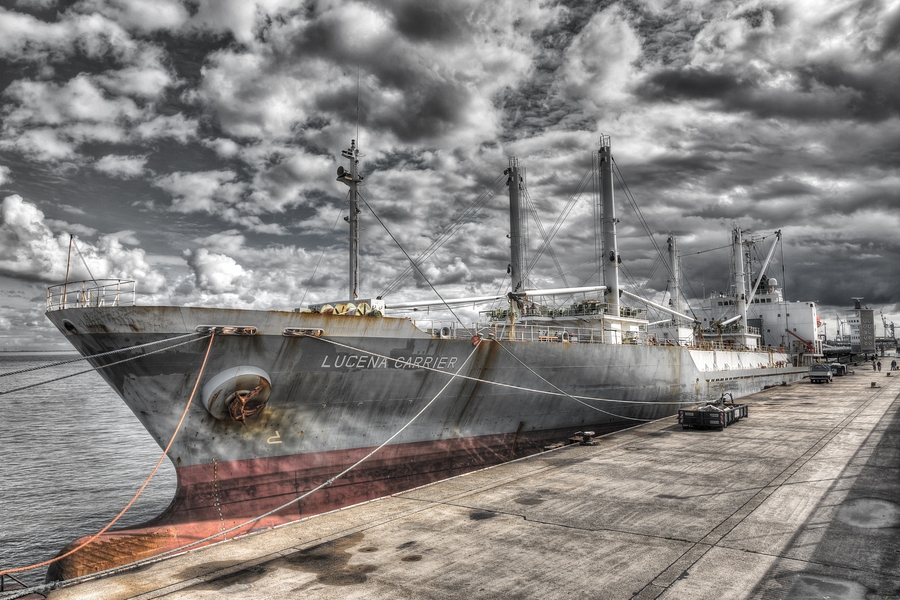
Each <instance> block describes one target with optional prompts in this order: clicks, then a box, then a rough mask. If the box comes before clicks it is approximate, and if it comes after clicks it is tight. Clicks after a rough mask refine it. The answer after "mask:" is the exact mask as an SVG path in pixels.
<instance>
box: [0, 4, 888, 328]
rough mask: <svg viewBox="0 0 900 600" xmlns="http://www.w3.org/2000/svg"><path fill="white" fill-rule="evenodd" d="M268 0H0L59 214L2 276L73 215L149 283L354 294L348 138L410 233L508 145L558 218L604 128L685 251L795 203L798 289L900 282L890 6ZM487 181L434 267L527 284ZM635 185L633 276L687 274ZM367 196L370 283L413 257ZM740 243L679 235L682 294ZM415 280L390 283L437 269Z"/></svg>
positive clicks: (34, 148)
mask: <svg viewBox="0 0 900 600" xmlns="http://www.w3.org/2000/svg"><path fill="white" fill-rule="evenodd" d="M276 4H277V3H272V4H257V5H253V6H252V7H251V5H248V4H242V3H233V4H229V3H224V4H211V3H208V2H206V1H205V0H202V1H198V2H192V3H190V6H188V9H189V10H186V9H185V6H184V5H183V4H180V3H173V2H160V3H159V4H158V5H157V6H156V8H157V9H158V10H155V11H154V12H153V13H152V14H149V13H146V15H147V16H146V17H145V18H143V19H142V18H141V16H142V15H144V14H145V13H142V12H141V11H142V10H144V9H143V8H142V5H141V4H140V3H136V2H135V3H133V2H131V0H117V1H116V2H103V1H102V0H92V2H91V3H89V4H88V3H83V2H76V3H68V4H66V5H60V6H59V7H56V6H54V8H53V10H52V11H48V12H46V13H44V12H41V13H40V14H37V13H34V14H36V15H37V17H38V18H32V17H30V16H28V14H27V13H28V11H26V10H25V9H23V8H21V7H19V8H17V5H12V4H10V3H6V4H4V6H7V7H8V10H6V12H3V13H2V14H0V63H2V65H0V66H2V68H0V89H2V91H3V94H2V95H0V114H2V116H3V122H2V123H0V186H2V189H3V192H4V193H3V195H2V196H0V198H3V197H6V196H11V195H18V196H20V197H21V198H23V204H17V206H18V207H19V209H21V211H24V210H25V208H27V206H26V204H27V205H28V206H31V207H33V208H34V209H35V210H36V209H38V208H39V209H40V211H42V215H43V216H42V217H40V218H38V216H37V215H36V213H33V212H32V213H30V214H32V217H33V218H31V219H30V220H29V222H31V223H33V224H34V225H35V227H37V226H38V225H40V226H41V227H43V229H40V231H41V234H40V235H38V236H36V237H35V238H34V240H33V242H32V243H31V246H30V247H31V248H32V250H31V252H32V254H31V256H30V257H26V258H20V259H19V261H18V262H16V261H15V260H13V261H12V262H6V263H4V265H3V267H4V269H3V272H4V273H7V278H17V279H16V281H19V282H23V283H21V285H23V286H25V287H27V289H29V290H30V291H29V294H28V295H29V296H30V295H33V294H35V293H36V292H35V291H34V289H36V286H34V285H32V284H30V283H24V279H25V278H29V277H30V278H31V279H34V278H35V276H34V273H33V271H34V269H35V268H37V267H35V266H34V265H35V264H37V263H38V262H40V261H44V262H46V263H47V264H50V263H54V261H55V260H56V258H58V254H59V248H58V242H56V241H55V239H56V238H55V237H54V236H57V235H58V234H59V233H61V232H62V231H63V230H64V229H69V230H71V231H75V232H81V235H84V236H85V243H86V244H90V246H91V248H94V251H95V253H96V256H97V259H98V260H101V261H105V262H104V265H108V266H109V268H110V269H119V271H118V272H122V273H124V272H125V270H129V269H130V270H132V271H134V270H143V272H144V273H146V274H147V275H148V276H149V277H151V278H153V277H156V281H157V282H159V281H161V279H160V278H162V277H164V278H165V281H166V285H167V287H166V288H165V291H160V294H159V295H158V296H157V297H155V298H154V301H159V302H174V303H178V304H199V305H228V304H234V305H252V306H256V307H258V308H272V307H283V306H284V305H285V304H291V305H293V304H296V303H298V302H299V301H300V298H305V299H304V301H303V302H304V303H309V302H317V301H326V300H333V299H334V298H335V297H337V296H341V295H344V294H345V290H346V281H345V280H346V255H345V251H344V246H345V242H346V236H347V230H346V224H345V223H344V221H343V220H341V219H340V217H341V216H343V215H346V212H344V213H343V215H342V214H340V210H341V207H344V210H346V188H345V187H344V186H343V185H342V184H340V183H338V182H336V181H335V174H334V171H335V168H336V167H337V165H338V164H342V165H344V166H346V164H345V162H344V161H343V160H342V159H339V152H340V150H342V149H344V148H346V147H347V146H348V144H349V140H350V139H351V138H356V137H357V136H359V137H361V138H362V140H361V144H362V149H363V153H364V154H365V156H364V157H363V158H362V163H361V170H362V172H363V174H364V175H365V176H366V180H365V183H366V186H365V187H364V189H363V194H364V196H365V198H366V199H367V200H368V201H369V202H370V203H371V205H372V207H373V208H374V209H375V210H376V211H377V213H378V215H379V217H381V218H382V219H383V220H384V222H385V225H386V226H387V227H388V228H389V229H390V230H391V233H393V234H394V236H395V237H396V238H397V239H398V240H399V241H400V243H401V244H402V245H403V247H404V249H405V250H407V252H409V253H410V254H411V255H417V254H418V253H419V252H421V251H422V250H424V249H425V248H427V247H428V246H429V244H431V243H432V242H433V241H434V240H436V239H438V237H439V236H440V235H441V234H442V233H443V232H444V231H445V230H446V229H447V228H448V227H450V224H451V223H453V222H454V220H455V219H456V218H457V217H459V216H460V215H462V214H463V212H464V211H465V210H466V209H467V207H469V206H470V205H471V204H472V203H473V202H474V201H475V200H476V198H479V197H480V196H479V195H480V194H482V193H484V192H485V190H487V189H489V188H490V187H491V185H492V182H494V180H495V179H496V178H497V177H499V176H500V174H501V173H502V171H503V169H504V168H506V166H507V164H508V163H507V157H508V156H510V155H512V156H517V157H519V159H520V161H521V165H522V166H523V168H524V169H525V173H526V175H527V177H526V179H527V182H528V187H529V194H530V198H531V201H532V202H533V208H534V210H535V211H536V212H537V213H538V215H539V216H540V218H541V220H542V222H543V223H544V226H545V229H549V228H550V226H551V224H553V223H554V222H555V221H556V219H557V218H558V217H559V215H560V213H561V212H562V211H563V209H564V207H565V206H567V204H568V201H569V199H570V198H572V196H573V195H574V194H576V188H577V186H578V184H579V182H580V181H581V180H582V176H583V174H584V172H585V170H586V168H587V166H588V165H589V164H590V152H591V150H593V149H596V146H597V142H598V141H599V135H600V134H601V133H604V134H612V135H613V136H614V137H613V148H614V155H615V157H616V161H617V165H618V166H619V168H620V169H621V174H622V175H623V177H624V180H625V181H626V182H627V184H628V186H629V189H630V190H631V193H633V194H634V197H635V199H636V200H637V202H638V204H639V205H640V211H641V214H642V216H643V217H644V218H645V219H646V227H647V229H649V230H650V231H651V233H652V235H653V236H654V238H655V240H656V243H657V244H659V245H662V244H663V243H664V241H665V236H666V234H667V232H669V231H672V232H675V233H676V234H678V235H679V238H680V248H681V249H682V250H683V252H685V253H687V254H690V253H695V252H698V251H703V250H706V249H709V248H711V247H715V246H720V245H723V244H727V243H728V240H729V232H730V228H731V226H732V222H734V221H737V222H739V223H740V224H741V226H742V227H744V228H752V229H754V230H758V231H760V232H769V233H770V232H771V231H774V230H775V229H779V228H781V229H783V230H784V231H785V239H786V248H785V252H784V263H782V262H781V259H780V256H779V257H778V265H777V268H776V267H773V269H776V270H780V269H781V267H782V266H784V267H785V268H786V274H787V278H788V281H787V284H788V294H789V296H791V298H792V299H798V300H799V299H812V300H819V301H820V302H822V303H823V304H827V305H828V306H829V307H832V308H829V310H837V308H839V307H843V306H846V305H847V303H848V300H847V299H848V298H849V297H850V296H853V295H862V296H866V297H867V301H869V302H872V303H884V305H885V306H886V307H887V306H894V307H895V308H896V305H897V304H898V302H900V291H898V289H897V284H896V282H895V279H896V278H892V277H890V276H889V275H885V274H890V273H892V272H893V271H894V270H896V269H895V267H894V265H896V264H898V259H900V256H898V250H897V247H896V245H895V244H894V243H893V239H895V238H896V230H897V228H898V227H900V217H898V214H897V210H896V208H897V206H898V205H900V198H898V192H897V189H898V181H900V176H898V170H897V165H898V164H900V118H898V117H900V114H898V112H900V111H898V102H900V101H898V98H900V93H898V88H900V75H898V74H900V69H898V68H897V67H898V64H897V63H898V62H900V56H898V53H897V47H898V43H900V42H898V40H900V33H898V32H900V11H898V9H896V8H891V7H887V6H885V5H883V4H882V3H879V2H866V3H861V4H857V5H853V4H852V3H851V4H849V5H834V4H833V3H828V2H825V1H824V0H823V1H822V2H819V3H816V2H814V3H813V4H812V5H809V6H807V7H804V8H803V10H801V9H799V8H795V7H793V6H792V5H785V4H782V3H777V2H761V3H759V2H755V3H749V4H745V5H733V4H723V3H718V2H700V3H691V4H690V5H687V4H684V3H663V4H659V3H655V4H654V3H643V2H633V1H630V0H628V1H614V0H603V1H599V2H576V1H575V0H565V1H560V2H556V3H540V2H510V1H508V0H501V1H500V2H496V3H478V2H463V1H460V2H452V3H445V4H441V5H440V6H437V5H436V6H430V5H428V6H426V5H425V4H422V3H421V2H413V1H412V0H381V1H379V2H376V3H369V4H359V5H354V8H353V14H352V15H350V14H348V12H349V9H348V7H347V6H342V5H331V4H327V3H314V2H310V3H306V4H304V5H302V6H297V5H291V6H287V5H285V6H284V7H276V6H275V5H276ZM23 19H24V20H23ZM3 34H5V35H3ZM357 83H358V85H359V87H358V88H357ZM357 132H358V133H357ZM491 194H493V197H491V198H490V200H489V201H488V202H487V203H486V204H485V206H484V208H482V210H481V211H480V212H479V213H478V214H477V215H476V216H474V217H472V218H470V219H469V220H468V221H467V222H466V223H465V225H464V226H462V227H460V231H459V233H458V235H457V237H455V238H453V239H451V240H450V241H448V242H446V244H445V245H444V246H443V247H442V248H441V249H440V250H438V251H437V252H436V253H435V254H434V255H433V256H432V257H431V258H430V259H429V260H428V261H426V263H424V264H423V272H424V273H425V276H426V277H427V278H428V279H429V280H430V281H432V282H435V283H440V284H441V285H442V287H445V288H450V289H451V290H455V291H451V293H453V294H454V295H466V294H467V293H478V294H487V293H494V292H495V291H496V290H497V289H498V288H502V287H503V285H505V283H506V277H505V269H506V265H507V263H508V261H509V257H508V252H509V250H508V241H507V238H506V235H507V233H508V229H509V223H508V216H507V215H506V212H505V211H506V208H505V204H506V198H505V189H499V190H495V191H493V192H489V193H487V195H491ZM617 199H618V200H619V209H618V210H619V218H620V219H621V223H620V248H621V252H622V254H623V257H624V258H625V260H626V268H627V271H628V273H627V277H628V278H630V280H633V281H634V283H633V285H640V284H644V282H645V281H646V282H647V285H648V286H649V288H650V289H653V290H656V291H657V292H659V293H661V292H662V291H663V290H665V288H666V279H667V276H666V274H665V272H664V271H665V270H664V269H663V268H662V267H661V266H660V264H659V261H658V259H657V257H656V255H655V249H654V248H653V245H652V244H650V243H649V242H648V240H646V237H645V232H644V226H643V225H641V224H640V223H638V222H637V215H636V214H635V211H634V210H633V209H632V208H631V206H630V202H629V200H628V198H627V195H626V194H625V192H624V191H622V190H621V188H619V190H618V191H617ZM591 202H592V198H591V193H590V185H588V186H587V188H586V189H585V191H584V193H583V194H582V197H581V198H579V199H578V200H577V202H576V204H575V208H574V209H573V212H572V214H571V216H570V217H569V220H568V221H567V222H565V223H564V224H562V226H561V228H560V230H559V232H558V233H557V235H556V237H555V238H554V242H553V248H554V251H555V253H556V256H557V258H558V259H559V262H560V263H561V267H562V270H564V271H565V272H566V273H565V277H566V279H567V280H568V281H569V283H572V284H574V283H581V282H582V281H586V280H588V279H591V278H592V277H593V279H591V280H595V279H596V276H595V275H594V273H595V270H596V267H594V266H593V263H592V259H593V258H594V256H593V255H594V254H595V249H594V233H593V231H592V227H591V223H592V220H593V214H592V210H591ZM67 207H68V208H67ZM72 209H75V210H74V211H73V210H72ZM10 214H12V213H10ZM23 214H24V213H23ZM362 216H363V262H364V265H365V267H364V269H365V274H364V277H363V281H364V287H365V288H366V289H372V290H375V293H377V291H380V290H381V289H384V286H386V285H387V283H389V282H390V281H391V280H392V279H393V278H394V277H396V275H397V274H398V272H399V271H401V270H402V269H403V268H405V266H406V258H405V257H404V256H403V253H402V252H401V251H400V250H399V249H398V248H396V245H395V244H394V242H393V241H392V240H391V238H390V236H389V235H388V233H387V232H385V231H384V230H383V229H382V228H381V225H380V224H378V223H377V222H376V221H375V220H374V218H373V217H372V215H370V214H368V212H367V211H364V214H363V215H362ZM528 222H529V235H530V238H529V241H528V247H529V252H531V253H533V252H534V251H535V250H536V249H537V248H538V247H539V246H540V245H541V238H540V235H539V231H538V228H537V226H536V225H535V224H534V221H533V219H532V218H531V215H530V214H529V221H528ZM135 223H139V224H140V225H141V227H140V228H139V227H137V226H136V225H135ZM335 223H337V225H336V226H335ZM3 226H4V227H8V228H10V230H11V231H16V232H21V230H20V229H17V227H18V225H16V224H3ZM129 232H132V233H131V234H129ZM288 233H290V234H291V235H289V236H288V235H285V234H288ZM17 235H18V233H17ZM8 237H9V239H13V235H12V234H10V235H9V236H8ZM101 238H103V239H105V240H106V242H105V244H106V245H105V246H104V245H102V244H101V242H100V240H101ZM16 239H19V238H16ZM114 240H115V241H114ZM126 241H128V244H129V247H128V248H125V247H123V246H122V244H124V243H125V242H126ZM132 241H137V242H138V243H137V244H134V247H132V246H131V243H132ZM50 242H52V244H51V243H50ZM117 243H118V244H119V245H118V246H117V245H116V244H117ZM48 244H49V246H48ZM47 248H49V249H47ZM136 250H141V251H143V252H144V254H142V255H141V254H139V253H137V252H136ZM185 251H187V252H185ZM728 255H729V252H728V251H727V250H723V251H717V252H710V253H703V254H695V255H693V256H690V257H686V258H685V271H686V273H687V275H688V279H689V280H690V281H686V282H685V283H686V286H685V287H686V289H687V290H688V295H689V296H691V297H694V298H699V297H701V296H703V295H704V293H705V292H709V291H710V290H711V289H724V288H726V287H728V286H729V285H730V282H729V275H728V272H729V264H728V263H729V256H728ZM529 256H530V260H531V259H533V258H534V256H533V254H530V255H529ZM2 259H3V260H7V257H6V256H3V257H2ZM138 259H139V260H138ZM129 261H131V262H129ZM141 261H143V262H141ZM41 264H43V263H41ZM559 270H560V269H558V268H557V264H556V261H554V260H553V257H552V256H551V254H550V252H549V251H548V252H546V253H545V254H544V256H542V257H541V258H540V260H538V261H537V263H536V265H535V266H534V271H533V272H532V274H531V276H532V277H533V278H534V279H535V280H536V281H541V282H547V283H548V284H551V285H558V284H560V283H561V276H560V275H559V273H558V271H559ZM44 271H46V269H44ZM776 275H779V276H780V274H776ZM417 277H418V278H410V280H409V282H408V286H407V288H406V290H405V291H404V292H395V293H394V294H393V296H394V297H395V298H400V297H402V296H403V295H413V296H415V295H419V296H424V295H431V293H432V292H431V291H430V288H429V287H428V285H427V283H426V282H425V280H424V279H423V278H422V277H421V276H417ZM342 282H343V283H342ZM629 285H632V283H631V282H630V281H629ZM247 286H250V287H252V288H253V289H254V290H255V293H254V295H253V297H251V296H249V295H247V294H245V293H243V290H244V289H245V288H246V287H247ZM7 287H8V286H7ZM161 290H162V288H161ZM442 292H443V290H442ZM373 295H374V293H373ZM15 298H16V301H17V302H18V301H19V300H20V299H19V298H18V297H15ZM17 306H18V305H17ZM892 310H893V309H892ZM36 318H37V317H34V318H31V317H29V320H31V321H34V320H35V319H36ZM895 320H898V321H900V318H896V319H895Z"/></svg>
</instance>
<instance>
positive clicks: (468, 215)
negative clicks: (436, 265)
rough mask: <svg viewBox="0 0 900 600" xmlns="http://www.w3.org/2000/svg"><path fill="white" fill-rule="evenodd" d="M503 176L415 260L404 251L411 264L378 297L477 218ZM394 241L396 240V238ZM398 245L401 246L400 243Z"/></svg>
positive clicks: (387, 291)
mask: <svg viewBox="0 0 900 600" xmlns="http://www.w3.org/2000/svg"><path fill="white" fill-rule="evenodd" d="M503 177H504V175H502V174H501V175H499V176H498V177H497V178H496V179H494V181H493V182H492V183H491V184H490V185H489V186H488V187H487V188H485V190H484V191H482V192H481V194H479V195H478V197H477V198H476V199H475V201H474V202H473V203H472V204H470V205H469V206H468V207H467V208H466V209H465V210H464V211H463V212H462V213H461V214H460V215H459V216H458V217H457V218H456V219H455V220H454V221H453V222H452V223H451V224H450V225H449V226H448V227H447V228H446V229H445V230H444V232H443V233H441V234H440V235H439V236H437V237H436V238H435V239H434V241H432V242H431V245H429V246H428V247H427V248H426V249H425V250H424V251H422V253H421V254H419V256H418V257H416V259H415V260H412V259H411V258H410V257H409V255H408V254H407V253H406V251H404V252H403V254H405V255H406V257H407V258H408V259H409V262H410V264H409V265H408V266H407V267H406V268H405V269H404V270H403V271H402V272H401V273H400V274H399V275H397V277H395V278H394V280H393V281H391V282H390V283H389V284H388V285H387V287H386V288H385V289H384V291H382V292H381V294H379V295H378V297H379V298H384V297H385V296H387V295H388V294H391V293H393V292H394V291H395V290H396V289H397V288H398V287H399V286H400V284H401V283H402V282H403V280H404V279H406V278H407V277H408V276H409V275H410V274H411V273H412V272H413V271H414V270H419V266H420V265H421V264H422V263H424V262H425V261H426V260H428V259H429V258H430V257H431V255H432V254H434V253H435V252H437V250H438V249H440V247H441V246H443V245H444V244H445V243H447V241H448V240H449V239H450V238H451V237H453V235H454V234H456V232H457V231H459V230H460V229H461V228H462V227H463V226H464V225H466V224H467V223H470V222H471V221H472V220H473V219H474V218H475V215H477V214H478V212H479V211H480V210H481V209H482V208H484V206H485V205H486V204H487V203H488V201H490V200H491V198H493V197H494V196H495V195H496V194H497V190H496V189H495V188H497V187H499V185H498V184H499V183H501V182H502V181H503ZM370 210H371V207H370ZM391 237H392V238H393V236H391ZM394 241H396V239H395V240H394ZM398 246H399V243H398ZM419 272H420V273H421V270H419Z"/></svg>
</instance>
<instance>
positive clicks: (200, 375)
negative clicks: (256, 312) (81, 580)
mask: <svg viewBox="0 0 900 600" xmlns="http://www.w3.org/2000/svg"><path fill="white" fill-rule="evenodd" d="M215 337H216V334H215V332H210V334H209V345H208V346H207V347H206V355H205V356H204V357H203V364H201V365H200V372H199V373H197V381H195V382H194V389H193V390H191V395H190V397H189V398H188V401H187V404H186V405H185V406H184V411H183V412H182V413H181V419H179V420H178V425H176V426H175V431H173V432H172V437H171V438H169V443H168V444H167V445H166V449H165V450H163V453H162V455H161V456H160V457H159V460H158V461H156V466H155V467H153V470H152V471H151V472H150V475H149V476H148V477H147V479H146V480H145V481H144V485H142V486H141V488H140V489H139V490H138V491H137V493H136V494H135V495H134V497H132V498H131V500H130V501H129V502H128V504H126V505H125V508H123V509H122V510H121V512H119V514H118V515H116V517H115V518H114V519H113V520H112V521H110V522H109V523H108V524H107V525H106V527H104V528H103V529H101V530H100V531H98V532H97V533H95V534H94V535H92V536H91V537H90V538H89V539H88V540H87V541H86V542H84V543H82V544H80V545H79V546H78V547H76V548H73V549H72V550H69V551H68V552H66V553H65V554H60V555H59V556H56V557H54V558H51V559H49V560H45V561H43V562H39V563H36V564H33V565H28V566H27V567H17V568H15V569H4V570H2V571H0V577H2V576H4V575H8V574H10V573H21V572H23V571H31V570H32V569H37V568H38V567H44V566H47V565H49V564H52V563H55V562H57V561H59V560H62V559H63V558H66V557H67V556H71V555H72V554H75V553H76V552H78V551H79V550H81V549H82V548H84V547H85V546H87V545H88V544H91V543H93V541H94V540H96V539H97V538H98V537H100V536H101V535H103V534H104V533H106V532H107V531H108V530H109V528H110V527H112V526H113V525H115V524H116V522H117V521H118V520H119V519H120V518H122V515H124V514H125V513H126V512H127V511H128V509H129V508H131V506H132V505H133V504H134V503H135V501H136V500H137V499H138V497H140V495H141V494H142V493H143V492H144V489H145V488H146V487H147V485H148V484H149V483H150V480H151V479H153V476H154V475H156V471H158V470H159V466H160V465H161V464H162V461H163V459H165V457H166V456H167V455H168V454H169V450H170V449H171V448H172V443H173V442H174V441H175V438H176V437H177V436H178V432H179V431H180V430H181V425H182V423H184V418H185V417H186V416H187V413H188V409H189V408H190V407H191V402H193V400H194V396H195V395H196V394H197V388H198V387H199V385H200V380H201V379H202V378H203V371H204V369H206V362H207V360H208V359H209V351H210V350H212V345H213V340H214V339H215ZM191 341H194V340H191ZM184 343H188V342H184ZM179 345H180V344H179ZM145 356H146V355H145ZM129 360H130V359H129Z"/></svg>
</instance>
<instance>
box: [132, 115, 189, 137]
mask: <svg viewBox="0 0 900 600" xmlns="http://www.w3.org/2000/svg"><path fill="white" fill-rule="evenodd" d="M197 127H198V123H197V120H196V119H189V118H187V117H185V116H184V115H182V114H181V113H178V114H174V115H171V116H164V115H159V116H155V117H153V118H151V119H148V120H147V121H145V122H143V123H140V124H139V125H138V126H137V127H135V133H136V134H137V135H138V137H139V138H141V139H143V140H154V139H159V138H172V139H174V140H178V141H179V142H181V143H182V144H185V143H187V142H188V141H189V140H191V139H193V138H194V137H196V135H197Z"/></svg>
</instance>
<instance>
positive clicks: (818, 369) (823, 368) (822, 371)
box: [809, 363, 833, 383]
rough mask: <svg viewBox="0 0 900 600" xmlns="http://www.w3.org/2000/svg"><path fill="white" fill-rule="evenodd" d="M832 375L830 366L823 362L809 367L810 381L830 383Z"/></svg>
mask: <svg viewBox="0 0 900 600" xmlns="http://www.w3.org/2000/svg"><path fill="white" fill-rule="evenodd" d="M832 379H833V375H832V372H831V367H830V366H829V365H826V364H823V363H816V364H814V365H810V367H809V380H810V381H811V382H812V383H823V382H824V383H831V381H832Z"/></svg>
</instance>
